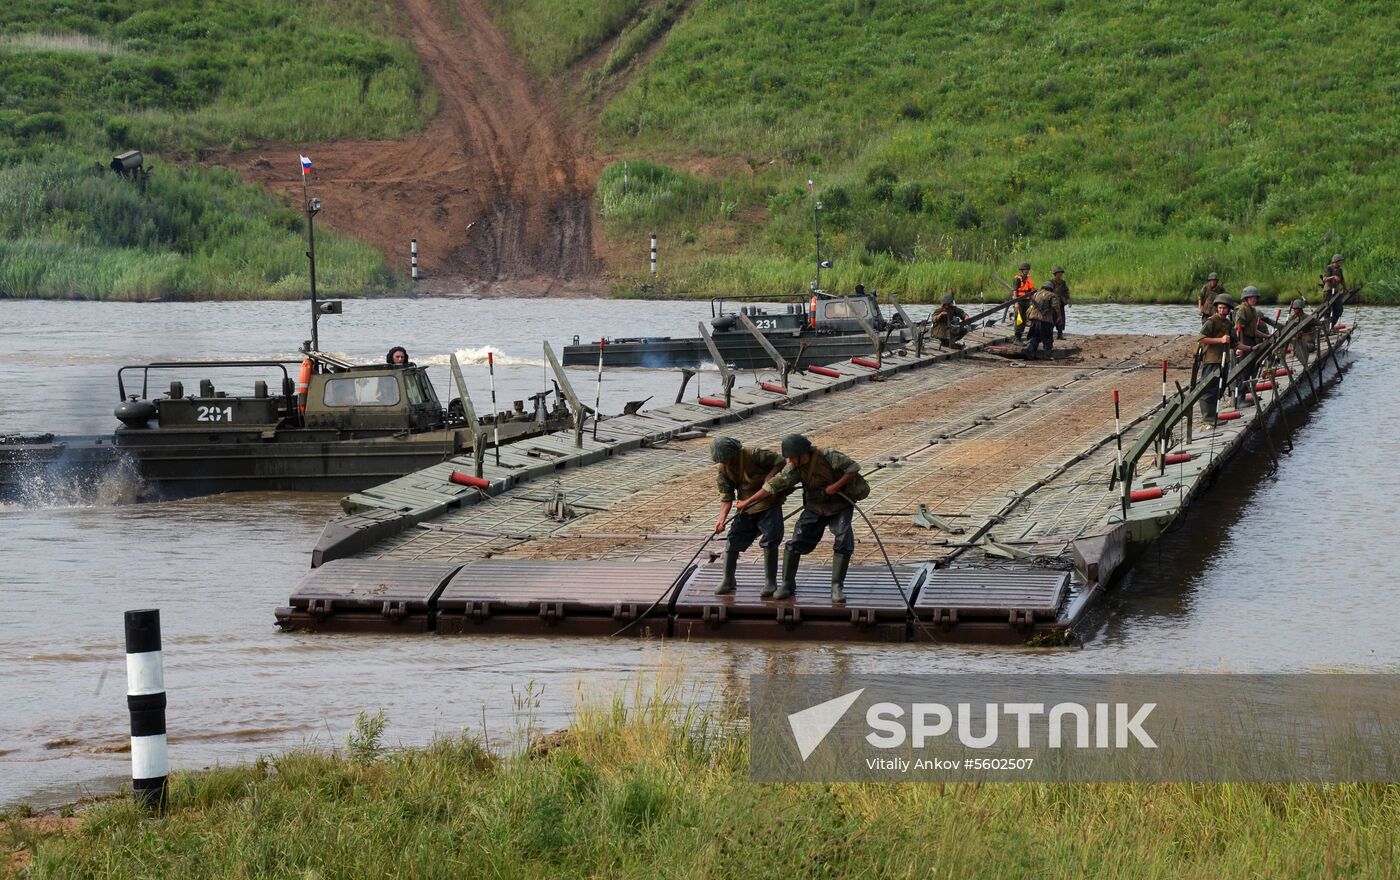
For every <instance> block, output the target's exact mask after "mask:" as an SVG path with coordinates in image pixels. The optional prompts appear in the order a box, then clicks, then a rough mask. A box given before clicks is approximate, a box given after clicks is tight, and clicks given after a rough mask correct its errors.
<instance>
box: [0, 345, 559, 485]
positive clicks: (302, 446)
mask: <svg viewBox="0 0 1400 880" xmlns="http://www.w3.org/2000/svg"><path fill="white" fill-rule="evenodd" d="M289 363H290V364H292V365H295V364H296V363H297V362H296V361H290V362H283V361H175V362H163V363H150V364H142V365H134V366H125V367H122V368H121V369H120V370H118V371H117V389H118V393H119V395H120V400H121V402H120V403H119V404H118V405H117V408H116V413H115V414H116V417H117V418H118V419H119V420H120V421H121V426H120V427H118V428H117V429H116V431H115V432H113V433H111V434H104V435H86V436H66V437H65V436H55V435H53V434H10V435H0V499H6V500H21V501H23V500H29V499H31V498H32V496H35V495H36V494H39V493H42V494H44V495H51V494H54V493H59V494H68V493H74V492H77V493H81V492H82V491H83V490H84V489H86V488H88V487H90V486H92V485H93V484H95V483H97V482H98V481H102V480H105V479H107V478H108V477H109V476H111V475H114V474H115V475H117V476H119V477H120V476H129V477H132V478H134V479H133V482H134V483H135V485H136V488H137V495H138V497H142V498H146V497H155V498H177V497H188V496H191V495H202V494H210V493H215V492H236V491H246V490H259V491H282V490H307V491H323V492H353V491H358V490H360V489H364V488H367V487H370V486H374V485H377V484H379V483H382V482H384V481H385V480H388V479H392V478H394V477H398V476H402V475H403V474H407V473H412V472H413V471H416V470H420V469H422V468H425V467H429V466H430V465H433V464H436V463H437V462H440V461H443V460H444V459H447V458H450V457H452V456H454V455H459V454H461V453H462V452H463V451H465V450H468V449H473V448H475V445H476V443H477V442H478V438H479V440H480V443H481V444H482V446H483V447H484V446H486V445H488V444H490V443H491V442H492V441H493V438H495V437H497V436H498V437H499V442H501V443H503V444H504V443H508V442H511V441H514V440H519V439H521V438H524V437H531V436H535V435H538V434H543V433H549V432H551V431H556V430H559V429H560V428H562V427H565V426H566V425H567V424H568V423H569V422H570V421H571V419H572V417H573V416H572V414H571V413H570V411H569V408H568V406H567V404H566V403H565V402H564V400H563V398H562V397H561V396H559V395H558V393H557V391H556V392H555V402H554V405H553V407H550V406H549V405H548V396H549V394H548V393H547V392H546V393H540V394H536V395H535V396H534V397H533V398H532V400H533V411H526V409H525V406H524V402H523V401H516V402H515V407H514V410H513V411H510V412H504V413H496V414H493V415H490V416H486V417H483V418H481V419H475V418H474V416H472V415H471V414H470V413H471V410H470V401H468V402H467V404H466V405H465V406H464V404H463V403H462V398H461V397H458V398H454V399H452V400H451V401H450V402H449V404H448V406H447V407H443V406H442V404H441V403H440V402H439V400H438V396H437V392H436V391H435V390H434V389H433V385H432V382H431V381H430V380H429V378H428V373H427V369H426V368H425V367H420V366H416V365H413V364H409V365H407V366H397V367H396V366H388V365H383V364H380V365H369V366H359V365H355V364H351V363H349V362H347V361H344V360H341V359H340V358H337V357H335V356H332V355H328V354H325V353H322V352H316V351H309V352H307V354H306V360H305V361H303V362H302V363H301V371H300V376H299V379H300V381H299V382H298V383H293V380H292V377H291V375H290V374H289V373H288V371H287V366H288V364H289ZM171 370H198V371H201V372H203V373H204V374H205V376H206V378H202V379H200V380H199V385H198V390H197V392H196V393H194V394H186V393H185V388H184V385H183V384H182V383H181V382H180V381H173V382H171V383H170V386H169V388H168V389H167V391H166V393H165V394H164V395H162V396H159V397H155V398H152V397H151V395H150V394H149V393H148V392H149V381H150V374H151V373H152V371H162V372H168V371H171ZM250 370H259V371H261V372H262V373H263V374H264V375H265V376H266V375H270V376H272V377H273V378H274V381H275V382H276V384H275V385H274V386H273V388H272V389H271V390H270V389H269V386H268V384H267V381H266V379H265V378H259V379H257V380H256V381H255V382H254V384H253V393H252V395H251V396H238V395H230V394H228V393H227V392H225V391H219V390H216V389H215V387H214V379H213V378H208V376H210V375H211V374H212V376H214V377H218V378H220V381H224V378H223V377H227V376H228V375H229V374H230V373H231V372H232V373H234V374H235V375H237V374H241V375H245V376H246V375H247V371H250ZM135 372H139V374H140V376H141V387H140V393H139V394H137V393H133V394H130V395H128V393H127V385H126V381H127V378H128V376H127V374H128V373H135ZM454 373H456V371H455V367H454ZM458 382H459V385H460V379H458Z"/></svg>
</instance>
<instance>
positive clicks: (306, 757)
mask: <svg viewBox="0 0 1400 880" xmlns="http://www.w3.org/2000/svg"><path fill="white" fill-rule="evenodd" d="M631 696H632V697H633V698H634V699H633V700H632V701H631V703H630V705H631V708H628V707H627V705H625V704H624V702H623V700H622V699H620V698H615V699H614V700H613V701H612V702H611V703H609V704H596V705H594V706H593V707H591V708H585V709H582V710H581V711H580V712H579V714H578V716H577V718H576V720H575V722H574V723H573V725H572V726H571V727H570V728H569V729H568V730H567V731H562V732H557V733H554V734H548V735H541V734H539V733H538V732H534V733H533V734H531V733H530V731H529V730H528V729H526V730H523V731H522V733H521V740H522V742H527V743H528V745H526V747H524V748H521V749H518V750H516V751H515V752H513V753H511V754H509V755H506V756H501V755H500V754H497V753H495V752H493V751H491V750H488V749H487V748H486V747H484V746H483V745H482V744H481V742H480V741H479V740H478V739H476V738H474V737H473V736H471V735H470V734H462V735H460V736H456V737H452V738H447V739H441V740H438V741H437V742H435V743H433V744H432V745H430V746H428V747H427V748H423V749H412V750H401V751H400V750H390V749H386V748H385V744H384V742H383V736H382V731H383V717H382V716H361V718H360V720H359V721H358V722H357V724H356V729H355V731H354V732H352V733H351V735H350V736H349V737H348V739H347V742H346V745H345V747H344V748H342V749H339V750H336V751H335V752H330V751H309V750H303V751H296V752H291V753H287V754H284V755H281V756H279V757H272V758H265V759H259V760H257V761H256V762H254V763H252V764H247V765H240V766H234V767H219V768H214V769H211V770H207V771H202V772H195V773H177V774H175V775H174V776H173V777H172V779H171V788H170V803H169V809H168V811H167V813H166V815H165V816H164V817H163V818H160V819H151V818H146V817H145V816H143V814H142V813H141V811H140V810H139V809H138V808H137V807H136V806H135V805H134V804H133V802H132V801H131V800H129V799H128V798H125V797H122V798H116V799H111V800H105V801H100V802H97V803H95V804H92V805H90V806H88V807H86V808H85V809H82V810H81V812H80V814H79V817H78V818H77V819H76V820H74V819H66V818H64V815H58V816H54V817H46V818H38V819H35V818H25V817H24V816H22V815H21V814H22V813H23V810H18V811H16V810H12V811H11V812H10V813H8V814H6V816H5V821H4V822H3V824H0V829H2V830H0V846H3V847H4V852H6V853H8V859H7V861H6V862H5V863H3V865H0V874H3V873H6V872H8V873H10V874H16V873H18V872H19V871H20V870H24V871H26V872H27V873H25V874H24V875H23V876H26V877H137V876H164V877H176V876H178V877H200V876H234V875H236V876H292V875H298V876H300V875H305V876H311V875H312V874H314V875H315V876H321V877H356V878H371V877H405V876H418V877H435V876H456V875H471V876H531V877H535V876H560V877H580V876H607V877H655V876H658V875H665V876H677V877H732V876H750V877H752V876H834V877H847V876H871V877H884V876H911V875H922V876H951V877H1009V876H1035V877H1075V878H1089V877H1121V876H1125V875H1127V874H1131V875H1132V876H1135V877H1142V878H1151V877H1172V878H1177V877H1212V878H1232V877H1240V878H1244V877H1260V876H1273V877H1283V876H1295V877H1297V876H1309V877H1336V876H1346V877H1383V876H1387V872H1388V871H1389V870H1390V866H1392V865H1393V858H1394V853H1395V850H1396V848H1397V844H1400V831H1397V828H1400V786H1394V785H1387V786H1382V785H1335V786H1326V787H1320V786H1303V785H1242V784H1220V785H1045V784H1025V785H1010V784H1007V785H983V784H959V785H912V784H911V785H893V786H892V785H879V786H877V785H856V784H835V785H796V784H793V785H773V784H757V783H753V782H750V781H749V779H748V747H747V736H746V735H745V733H744V732H743V731H742V730H741V729H740V728H739V727H737V726H736V718H735V715H734V714H733V713H732V712H730V711H728V710H726V709H724V708H711V709H708V710H697V709H693V708H684V707H683V703H682V701H681V700H680V698H679V697H680V695H679V694H676V693H674V692H672V691H670V690H661V691H659V692H654V693H649V694H641V693H633V694H632V695H631ZM63 813H64V814H65V815H66V814H69V813H71V810H69V811H63Z"/></svg>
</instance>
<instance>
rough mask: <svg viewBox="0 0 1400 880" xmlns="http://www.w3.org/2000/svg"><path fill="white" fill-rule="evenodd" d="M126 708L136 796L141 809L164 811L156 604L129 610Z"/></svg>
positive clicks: (165, 759) (166, 766) (166, 770)
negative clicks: (129, 728)
mask: <svg viewBox="0 0 1400 880" xmlns="http://www.w3.org/2000/svg"><path fill="white" fill-rule="evenodd" d="M126 708H127V712H129V713H130V715H131V794H132V797H134V798H135V799H136V802H137V803H138V804H140V805H141V806H143V807H147V808H152V809H155V810H164V809H165V788H166V781H167V780H168V779H169V777H170V755H169V751H168V748H167V744H166V740H165V664H164V662H163V661H162V660H161V653H160V610H159V609H157V608H146V609H142V610H140V611H128V612H126Z"/></svg>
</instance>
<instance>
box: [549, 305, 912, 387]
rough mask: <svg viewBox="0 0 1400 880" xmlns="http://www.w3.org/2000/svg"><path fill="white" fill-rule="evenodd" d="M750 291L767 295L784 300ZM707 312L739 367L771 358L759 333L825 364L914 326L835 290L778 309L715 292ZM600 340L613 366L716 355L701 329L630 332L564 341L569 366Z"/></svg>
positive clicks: (901, 337)
mask: <svg viewBox="0 0 1400 880" xmlns="http://www.w3.org/2000/svg"><path fill="white" fill-rule="evenodd" d="M748 298H749V299H763V300H765V301H769V302H771V301H773V300H775V299H776V300H781V299H784V297H781V296H777V297H772V296H763V297H748ZM730 299H741V298H737V297H731V298H730ZM710 315H711V320H710V325H711V328H712V331H711V335H712V337H713V338H714V342H715V346H716V347H717V348H718V349H719V352H720V354H721V355H722V356H723V357H724V358H725V360H726V361H727V362H728V364H729V366H731V367H734V368H736V369H740V370H754V369H763V368H765V367H770V366H772V365H773V360H772V358H771V357H770V355H769V354H768V353H767V352H766V351H765V350H764V348H763V345H762V343H760V342H759V341H758V339H757V338H755V337H756V336H757V335H762V336H763V338H764V339H766V340H767V341H768V343H769V344H771V345H772V346H773V348H775V349H777V351H778V354H780V355H782V356H783V357H784V358H786V359H787V360H788V362H789V363H797V365H798V366H812V365H818V366H820V365H824V364H831V363H835V362H837V361H843V360H849V359H850V358H852V357H859V356H862V355H871V354H873V353H874V352H875V349H876V347H877V346H878V345H884V346H885V347H886V348H889V347H897V346H900V345H904V344H905V343H907V342H909V341H910V340H911V339H912V338H913V332H914V328H912V327H910V326H908V323H907V322H906V320H905V317H904V316H903V315H902V314H899V313H896V314H895V315H893V316H891V317H890V319H889V320H886V318H885V317H884V316H883V315H881V314H880V307H879V305H878V304H877V303H876V302H875V297H873V296H870V295H856V296H831V295H829V294H826V293H821V292H818V293H816V294H813V295H812V296H811V298H810V299H806V298H804V299H803V300H802V301H801V302H797V303H789V304H787V305H785V306H784V307H783V308H782V310H781V311H770V310H768V309H766V308H763V307H760V306H756V305H754V306H746V305H741V306H739V308H738V311H732V310H731V311H726V309H725V300H724V299H713V300H711V301H710ZM600 346H601V348H602V351H603V365H604V366H608V367H687V368H698V367H700V366H701V365H702V364H704V363H706V362H708V361H710V360H711V357H710V354H709V351H708V350H707V349H706V347H705V340H704V339H702V338H701V337H699V336H687V337H672V336H646V337H625V338H617V339H602V340H595V341H593V342H583V343H581V342H580V341H579V338H578V337H577V336H575V337H574V343H573V344H572V345H566V346H564V358H563V360H564V366H566V367H569V366H590V365H594V364H597V363H598V349H599V347H600Z"/></svg>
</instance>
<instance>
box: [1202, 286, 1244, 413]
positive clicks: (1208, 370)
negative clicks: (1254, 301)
mask: <svg viewBox="0 0 1400 880" xmlns="http://www.w3.org/2000/svg"><path fill="white" fill-rule="evenodd" d="M1233 302H1234V301H1233V300H1231V299H1230V294H1228V293H1221V294H1217V295H1216V297H1215V301H1214V305H1215V314H1213V315H1211V316H1210V317H1209V318H1206V320H1205V323H1203V324H1201V338H1200V342H1199V349H1198V350H1199V352H1200V356H1201V372H1200V375H1199V377H1198V378H1197V382H1198V383H1204V384H1206V385H1207V386H1208V390H1207V391H1206V393H1205V394H1203V395H1202V396H1201V418H1202V420H1203V421H1204V422H1205V423H1206V424H1208V425H1210V426H1212V427H1214V426H1215V425H1218V424H1220V420H1219V419H1217V418H1216V417H1215V414H1216V411H1217V407H1218V406H1219V403H1220V392H1221V390H1222V377H1221V368H1222V364H1223V362H1224V359H1225V355H1226V353H1227V352H1228V351H1229V350H1230V346H1231V345H1232V344H1233V343H1234V342H1235V325H1234V324H1233V323H1232V322H1231V321H1230V306H1231V305H1232V304H1233Z"/></svg>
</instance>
